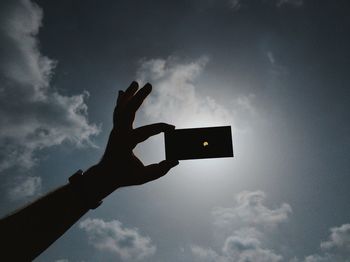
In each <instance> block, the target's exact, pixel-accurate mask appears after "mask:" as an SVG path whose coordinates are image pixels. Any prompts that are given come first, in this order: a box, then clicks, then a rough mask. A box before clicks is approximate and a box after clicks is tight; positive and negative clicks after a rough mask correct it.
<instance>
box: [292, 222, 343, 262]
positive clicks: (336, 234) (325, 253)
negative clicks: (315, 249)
mask: <svg viewBox="0 0 350 262" xmlns="http://www.w3.org/2000/svg"><path fill="white" fill-rule="evenodd" d="M330 232H331V234H330V236H329V238H328V240H326V241H323V242H321V245H320V247H321V252H320V253H318V254H314V255H311V256H307V257H306V258H305V260H304V262H343V261H350V260H349V258H350V224H344V225H341V226H339V227H333V228H331V229H330ZM296 261H297V260H296Z"/></svg>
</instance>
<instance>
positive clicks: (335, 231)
mask: <svg viewBox="0 0 350 262" xmlns="http://www.w3.org/2000/svg"><path fill="white" fill-rule="evenodd" d="M321 248H322V249H324V250H332V249H341V250H343V251H346V252H349V255H350V224H344V225H342V226H340V227H333V228H331V235H330V236H329V240H328V241H325V242H322V243H321Z"/></svg>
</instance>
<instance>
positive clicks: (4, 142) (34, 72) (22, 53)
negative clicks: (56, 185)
mask: <svg viewBox="0 0 350 262" xmlns="http://www.w3.org/2000/svg"><path fill="white" fill-rule="evenodd" d="M0 5H1V6H0V17H1V21H0V22H1V27H0V50H1V51H0V54H1V61H0V79H1V83H0V146H1V152H0V172H1V171H3V170H5V169H7V168H10V167H14V166H17V167H18V166H19V167H24V168H30V167H32V166H33V165H34V164H35V163H36V161H37V159H36V157H35V152H36V151H38V150H40V149H43V148H47V147H51V146H53V145H59V144H61V143H62V142H63V141H70V142H72V143H73V144H75V145H82V144H91V140H90V137H91V136H92V135H96V134H97V133H98V132H99V128H98V127H97V126H96V125H94V124H90V123H89V122H88V119H87V105H86V104H85V99H86V98H87V97H88V93H87V92H84V93H82V94H78V95H74V96H66V95H61V94H59V93H58V92H57V91H56V90H55V89H54V88H52V87H50V78H51V76H52V74H53V70H54V68H55V66H56V62H55V61H53V60H52V59H50V58H48V57H46V56H44V55H42V54H41V52H40V50H39V45H38V39H37V34H38V31H39V28H40V26H41V21H42V16H43V11H42V9H41V8H40V7H39V6H38V5H37V4H35V3H34V2H31V1H30V0H21V1H10V0H4V1H1V4H0Z"/></svg>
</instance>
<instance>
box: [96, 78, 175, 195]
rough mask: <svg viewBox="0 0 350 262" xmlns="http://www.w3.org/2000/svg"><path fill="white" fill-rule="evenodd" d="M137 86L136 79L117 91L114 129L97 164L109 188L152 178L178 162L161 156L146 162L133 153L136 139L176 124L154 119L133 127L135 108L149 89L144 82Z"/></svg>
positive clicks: (134, 183)
mask: <svg viewBox="0 0 350 262" xmlns="http://www.w3.org/2000/svg"><path fill="white" fill-rule="evenodd" d="M137 90H138V83H137V82H132V83H131V85H130V86H129V87H128V89H127V90H126V91H125V92H123V91H119V95H118V99H117V105H116V107H115V109H114V114H113V129H112V131H111V133H110V136H109V140H108V143H107V148H106V150H105V153H104V155H103V157H102V160H101V161H100V163H99V164H98V165H97V169H98V170H99V171H100V172H99V173H102V174H103V178H102V177H100V178H101V179H103V180H104V181H105V182H106V183H107V184H108V187H109V188H110V190H109V191H114V190H115V189H116V188H118V187H122V186H132V185H141V184H144V183H147V182H149V181H152V180H155V179H157V178H160V177H162V176H164V175H165V174H166V173H167V172H168V171H169V170H170V169H171V168H172V167H174V166H176V165H177V164H178V163H179V162H178V161H176V160H175V161H173V160H172V161H170V160H164V161H162V162H160V163H158V164H152V165H148V166H145V165H143V163H142V162H141V161H140V159H138V158H137V156H135V155H134V153H133V149H134V148H135V147H136V145H137V144H138V143H140V142H143V141H145V140H146V139H148V138H149V137H150V136H153V135H156V134H159V133H160V132H165V131H168V130H172V129H174V128H175V127H174V126H173V125H169V124H165V123H157V124H151V125H147V126H142V127H138V128H135V129H134V128H133V121H134V119H135V114H136V111H137V109H138V108H139V107H140V106H141V104H142V102H143V101H144V99H145V98H146V97H147V96H148V95H149V93H150V92H151V91H152V86H151V85H150V84H149V83H147V84H146V85H145V86H144V87H143V88H141V89H140V90H139V91H137ZM101 171H102V172H101Z"/></svg>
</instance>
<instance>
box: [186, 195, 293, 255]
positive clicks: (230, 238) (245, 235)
mask: <svg viewBox="0 0 350 262" xmlns="http://www.w3.org/2000/svg"><path fill="white" fill-rule="evenodd" d="M265 198H266V196H265V193H264V192H262V191H255V192H249V191H243V192H241V193H239V194H238V195H237V196H236V203H235V205H234V206H233V207H231V208H223V207H218V208H215V209H214V210H213V217H214V226H215V230H216V231H218V232H221V233H222V234H223V236H224V238H223V239H224V240H223V244H222V249H221V251H220V252H219V251H214V250H213V249H211V248H204V247H200V246H197V245H195V246H193V247H192V253H193V255H194V257H195V259H197V260H198V261H222V262H228V261H238V262H240V261H255V262H268V261H269V262H277V261H282V259H283V257H282V255H280V254H278V253H276V251H274V250H273V249H272V248H269V247H267V246H266V243H265V242H264V240H265V238H266V236H267V235H268V234H269V233H270V232H271V231H274V230H276V228H277V227H278V225H280V224H281V223H283V222H286V221H287V219H288V215H289V214H290V213H291V212H292V209H291V207H290V205H288V204H286V203H284V204H282V205H281V206H280V207H279V208H277V209H270V208H268V207H267V206H265V205H264V201H265Z"/></svg>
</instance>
